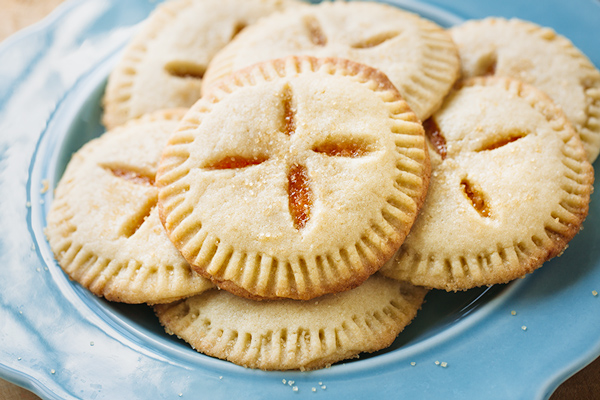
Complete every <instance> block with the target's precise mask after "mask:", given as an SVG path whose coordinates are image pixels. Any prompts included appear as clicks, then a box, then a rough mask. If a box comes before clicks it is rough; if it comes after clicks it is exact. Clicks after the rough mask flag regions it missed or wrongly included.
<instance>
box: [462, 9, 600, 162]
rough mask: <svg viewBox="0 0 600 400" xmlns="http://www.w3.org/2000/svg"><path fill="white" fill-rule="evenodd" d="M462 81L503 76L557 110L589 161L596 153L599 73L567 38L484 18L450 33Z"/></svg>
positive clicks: (599, 140) (599, 125)
mask: <svg viewBox="0 0 600 400" xmlns="http://www.w3.org/2000/svg"><path fill="white" fill-rule="evenodd" d="M450 33H451V34H452V38H453V39H454V41H455V42H456V44H457V46H458V48H459V52H460V58H461V63H462V74H463V76H464V77H467V78H468V77H473V76H481V75H498V76H506V77H511V78H515V79H518V80H521V81H523V82H526V83H529V84H531V85H533V86H535V87H537V88H538V89H541V90H542V91H544V92H545V93H546V94H547V95H548V96H550V97H551V98H552V100H554V102H555V103H556V104H557V105H559V106H560V107H562V109H563V111H564V113H565V115H566V116H567V118H569V120H570V121H571V123H572V124H573V125H574V127H575V130H576V131H577V133H578V134H579V136H580V137H581V140H582V141H583V145H584V147H585V149H586V152H587V155H588V160H589V161H590V162H594V160H595V159H596V157H598V153H600V72H599V71H598V69H597V68H596V67H594V65H593V64H592V63H591V61H590V60H589V59H588V58H587V57H586V56H585V55H584V54H583V53H582V52H581V51H579V49H577V48H576V47H575V46H573V43H571V42H570V41H569V40H568V39H566V38H565V37H563V36H561V35H558V34H557V33H556V32H554V31H553V30H552V29H550V28H543V27H541V26H539V25H536V24H534V23H532V22H527V21H522V20H518V19H510V20H506V19H502V18H486V19H483V20H474V21H467V22H465V23H464V24H462V25H459V26H455V27H453V28H452V29H450Z"/></svg>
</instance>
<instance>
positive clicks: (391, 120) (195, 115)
mask: <svg viewBox="0 0 600 400" xmlns="http://www.w3.org/2000/svg"><path fill="white" fill-rule="evenodd" d="M428 177H429V159H428V153H427V149H426V147H425V139H424V136H423V128H422V126H421V124H420V123H419V121H418V120H417V118H416V116H415V115H414V114H413V113H412V111H411V110H410V108H409V107H408V105H407V104H406V102H405V101H404V100H403V99H402V98H401V97H400V95H399V93H398V92H397V90H396V89H395V88H394V86H393V85H392V84H391V83H390V82H389V80H388V79H387V78H386V77H385V75H383V74H382V73H381V72H379V71H377V70H375V69H372V68H370V67H367V66H364V65H361V64H357V63H354V62H351V61H347V60H340V59H316V58H312V57H289V58H286V59H282V60H274V61H268V62H265V63H262V64H258V65H256V66H254V67H250V68H248V69H246V70H242V71H239V72H237V73H236V74H233V75H232V76H231V77H230V79H226V80H224V81H222V82H221V84H220V85H219V86H217V87H215V88H214V89H213V91H212V92H211V93H209V94H208V95H206V96H204V97H203V98H202V99H201V100H200V101H199V102H198V103H196V104H195V105H194V106H193V107H192V109H191V110H190V111H189V112H188V113H187V114H186V116H185V118H184V119H183V121H182V123H181V125H180V127H179V128H178V130H177V132H175V133H174V134H173V136H172V137H171V139H170V140H169V144H168V145H167V147H166V149H165V151H164V153H163V156H162V160H161V164H160V168H159V173H158V176H157V184H158V185H159V187H160V193H159V206H160V212H161V219H162V221H163V224H164V226H165V227H166V229H167V232H168V234H169V236H170V238H171V241H172V242H173V243H174V244H175V245H176V246H177V248H178V249H179V250H180V251H181V253H182V254H183V256H184V257H185V258H186V259H187V260H188V261H189V262H190V263H191V264H192V265H193V267H194V268H195V269H196V270H197V271H198V272H199V273H200V274H202V275H204V276H206V277H208V278H210V279H212V280H213V281H214V282H215V283H217V284H218V285H219V286H220V287H221V288H224V289H227V290H229V291H231V292H233V293H235V294H238V295H241V296H247V297H258V298H280V297H287V298H294V299H310V298H313V297H317V296H320V295H323V294H326V293H330V292H338V291H342V290H347V289H350V288H352V287H355V286H357V285H359V284H360V283H362V282H363V281H364V280H365V279H367V277H369V276H370V275H371V274H373V273H374V272H375V271H377V270H378V269H379V268H380V267H381V265H382V264H383V263H384V262H385V261H386V260H387V259H388V258H389V257H390V256H391V255H392V254H393V253H394V252H395V251H396V249H397V248H398V246H400V244H401V243H402V241H403V240H404V238H405V236H406V234H407V233H408V231H409V229H410V227H411V225H412V223H413V221H414V218H415V217H416V215H417V212H418V210H419V207H420V205H421V203H422V200H423V198H424V196H425V193H426V189H427V183H428V179H429V178H428Z"/></svg>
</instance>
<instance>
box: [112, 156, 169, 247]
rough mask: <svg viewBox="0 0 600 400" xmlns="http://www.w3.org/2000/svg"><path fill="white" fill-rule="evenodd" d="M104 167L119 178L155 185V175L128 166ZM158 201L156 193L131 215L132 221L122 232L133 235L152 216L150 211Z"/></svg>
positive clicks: (125, 225)
mask: <svg viewBox="0 0 600 400" xmlns="http://www.w3.org/2000/svg"><path fill="white" fill-rule="evenodd" d="M103 168H104V169H106V170H107V171H109V172H111V173H112V174H113V175H114V176H116V177H117V178H120V179H123V180H125V181H128V182H131V183H134V184H136V185H144V186H154V179H155V176H154V175H148V174H144V173H141V172H139V171H135V170H134V169H128V168H116V167H109V166H103ZM157 202H158V196H157V195H156V196H154V197H153V198H152V199H151V200H150V201H148V202H146V203H145V204H143V206H142V207H141V208H140V209H139V210H138V212H136V213H135V214H134V215H132V216H131V220H130V222H129V223H127V224H124V229H123V231H122V232H121V234H122V235H123V236H125V237H127V238H129V237H131V236H133V235H134V234H135V233H136V232H137V231H138V230H139V229H140V228H141V227H142V225H143V224H144V222H145V221H146V219H147V218H148V217H149V216H150V213H151V212H152V210H153V209H154V208H155V207H156V203H157Z"/></svg>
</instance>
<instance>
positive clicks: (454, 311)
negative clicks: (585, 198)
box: [0, 0, 600, 399]
mask: <svg viewBox="0 0 600 400" xmlns="http://www.w3.org/2000/svg"><path fill="white" fill-rule="evenodd" d="M391 3H393V4H396V5H398V6H401V7H404V8H406V9H408V10H411V11H415V12H418V13H420V14H422V15H423V16H425V17H428V18H430V19H433V20H434V21H437V22H438V23H440V24H441V25H443V26H451V25H453V24H456V23H460V22H461V21H462V20H464V19H467V18H482V17H485V16H489V15H497V16H505V17H513V16H517V17H520V18H523V19H528V20H531V21H534V22H536V23H538V24H541V25H545V26H551V27H553V28H554V29H555V30H557V31H558V32H559V33H561V34H563V35H565V36H567V37H568V38H570V39H571V40H572V41H573V42H574V43H575V45H576V46H578V47H579V48H580V49H582V50H583V51H584V52H585V53H586V54H587V55H588V56H589V57H590V58H591V59H592V62H594V64H595V65H600V34H598V24H599V23H600V2H598V1H597V0H577V1H575V0H572V1H569V2H565V1H563V0H529V1H527V2H526V3H523V1H522V0H504V1H502V2H499V1H496V2H480V1H478V0H463V1H460V2H458V1H453V0H429V1H424V2H416V1H410V0H396V1H391ZM155 5H156V4H155V2H153V1H147V0H128V1H119V0H89V1H71V2H67V3H66V4H64V5H63V6H61V7H59V9H58V10H57V11H56V12H55V13H54V14H52V15H51V16H50V17H49V18H48V19H46V20H45V21H43V22H42V23H40V24H38V25H36V26H34V27H33V28H30V29H26V30H25V31H22V32H20V33H18V34H16V35H14V36H13V37H11V38H9V39H8V40H7V41H6V42H5V43H4V44H3V45H2V47H0V133H1V136H0V194H1V195H2V197H0V221H1V223H0V375H1V376H2V377H3V378H4V379H8V380H10V381H13V382H15V383H17V384H19V385H22V386H24V387H26V388H28V389H30V390H32V391H34V392H35V393H37V394H38V395H39V396H41V397H42V398H46V399H76V398H83V399H100V398H107V399H155V398H160V399H178V398H200V397H210V398H213V399H221V398H223V399H225V398H227V399H231V398H236V397H237V398H244V399H264V398H278V399H285V398H298V397H299V396H300V397H305V396H306V397H309V396H316V397H314V398H317V397H319V398H327V399H354V398H357V399H358V398H367V397H376V398H415V399H421V398H445V399H472V398H484V399H544V398H548V397H549V396H550V394H551V393H552V391H553V390H554V389H555V388H556V387H557V386H558V385H559V384H560V383H561V382H562V381H564V380H565V379H566V378H567V377H569V376H570V375H571V374H573V373H575V372H576V371H577V370H578V369H580V368H582V367H583V366H585V365H586V364H587V363H589V362H591V361H592V360H593V359H595V358H596V357H597V356H598V355H600V297H598V296H594V295H593V291H594V290H596V291H600V247H599V246H597V245H596V243H597V242H598V239H599V235H600V199H598V196H599V195H598V193H596V194H594V195H593V198H592V203H591V209H590V214H589V217H588V219H587V220H586V222H585V224H584V230H583V232H581V233H580V234H579V235H577V237H575V239H574V240H573V241H572V242H571V244H570V246H569V248H568V249H567V251H566V252H565V253H564V255H563V256H561V257H559V258H557V259H554V260H552V261H550V262H548V263H547V264H546V265H545V266H544V267H543V268H542V269H540V270H538V271H536V272H535V273H533V274H531V275H529V276H527V277H526V278H524V279H521V280H518V281H517V282H513V283H511V284H509V285H497V286H494V287H491V288H486V289H474V290H470V291H467V292H463V293H445V292H438V291H435V292H432V293H430V294H429V295H428V298H427V303H426V304H425V305H424V307H423V310H422V311H421V312H420V314H419V315H418V317H417V319H416V320H415V321H414V323H413V324H412V325H410V326H409V327H408V328H407V329H406V330H405V331H404V332H403V333H402V334H401V335H400V336H399V337H398V339H397V340H396V341H395V342H394V344H393V345H392V346H391V347H390V348H389V349H386V350H383V351H380V352H378V353H375V354H372V355H368V356H364V357H362V358H360V359H359V360H355V361H349V362H346V363H341V364H338V365H334V366H333V367H331V368H328V369H324V370H319V371H313V372H304V373H303V372H264V371H256V370H249V369H245V368H242V367H238V366H236V365H233V364H231V363H228V362H226V361H221V360H217V359H213V358H210V357H207V356H204V355H202V354H199V353H197V352H195V351H194V350H192V349H191V348H189V346H187V344H185V343H183V342H181V341H179V340H178V339H176V338H174V337H171V336H168V335H167V334H165V333H164V331H163V329H162V328H161V327H160V325H159V323H158V321H157V319H156V318H155V316H154V314H153V313H152V310H151V309H150V308H149V307H146V306H143V305H137V306H134V305H124V304H116V303H108V302H106V301H104V300H102V299H99V298H96V297H94V296H93V295H91V294H90V293H89V292H87V291H86V290H84V289H82V288H81V287H79V286H78V285H77V284H74V283H73V282H71V281H69V279H68V278H67V277H66V276H65V274H64V273H63V272H62V270H61V269H60V267H59V266H58V265H57V264H56V263H55V261H54V259H53V256H52V252H51V251H50V249H49V246H48V244H47V242H46V240H45V238H44V226H45V219H46V213H47V211H48V208H49V204H50V203H51V201H52V190H51V189H52V188H53V187H54V186H55V185H56V183H57V182H58V179H59V178H60V176H61V174H62V172H63V170H64V168H65V165H66V163H67V162H68V159H69V157H70V156H71V154H72V153H73V152H74V151H75V150H77V149H78V148H79V147H80V146H81V145H82V144H83V143H85V142H87V141H88V140H90V139H91V138H94V137H97V136H98V135H100V134H101V133H102V132H103V128H102V127H101V125H100V123H99V118H100V113H101V109H100V99H101V96H102V93H103V90H104V85H105V82H106V77H107V75H108V73H109V71H110V70H111V68H112V67H113V66H114V65H115V62H116V59H117V57H118V53H119V51H120V49H122V47H123V45H124V44H125V43H126V41H127V40H128V38H129V37H130V36H131V34H132V33H133V30H134V29H135V25H136V24H137V23H138V22H139V21H141V20H142V19H143V18H144V17H146V16H147V15H148V13H149V12H150V11H151V10H152V9H153V8H154V7H155ZM47 187H48V188H50V190H46V188H47ZM513 311H516V315H513V314H514V313H513ZM292 381H293V383H292ZM311 398H312V397H311Z"/></svg>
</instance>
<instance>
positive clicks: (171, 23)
mask: <svg viewBox="0 0 600 400" xmlns="http://www.w3.org/2000/svg"><path fill="white" fill-rule="evenodd" d="M292 4H293V5H295V6H296V5H300V4H302V3H300V2H295V1H293V0H244V1H238V0H173V1H167V2H165V3H163V4H161V5H159V6H158V7H157V8H156V10H155V11H154V12H153V13H152V14H150V16H149V17H148V19H147V20H145V21H144V22H143V24H142V27H141V29H140V31H139V32H138V33H137V34H136V35H135V36H134V38H133V39H132V40H131V42H130V43H129V45H128V46H127V48H126V49H125V50H124V53H123V56H122V58H121V60H120V61H119V63H118V64H117V66H116V67H115V69H114V70H113V71H112V72H111V74H110V76H109V79H108V85H107V87H106V94H105V96H104V100H103V102H104V115H103V117H102V121H103V123H104V125H105V126H106V127H107V128H108V129H111V128H113V127H115V126H117V125H121V124H123V123H124V122H126V121H127V120H129V119H132V118H136V117H139V116H141V115H143V114H146V113H148V112H152V111H156V110H161V109H165V108H173V107H190V106H191V105H192V104H194V103H195V102H196V100H198V99H199V98H200V88H201V83H202V77H203V75H204V72H205V70H206V67H207V65H208V63H209V61H210V60H211V59H212V57H213V56H214V55H215V53H217V51H219V50H220V49H221V48H222V47H223V46H225V45H226V44H227V43H228V42H229V41H230V40H231V39H232V38H233V37H235V36H236V35H237V34H238V33H239V32H240V31H241V30H242V29H244V28H245V27H246V26H247V25H250V24H252V23H254V22H256V21H257V20H258V19H259V18H261V17H263V16H265V15H268V14H270V13H272V12H275V11H278V10H283V9H284V8H285V7H287V6H290V5H292Z"/></svg>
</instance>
